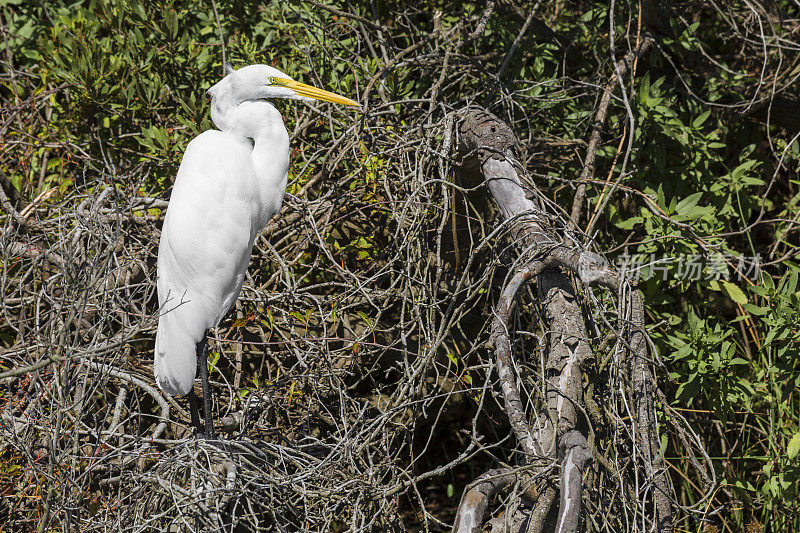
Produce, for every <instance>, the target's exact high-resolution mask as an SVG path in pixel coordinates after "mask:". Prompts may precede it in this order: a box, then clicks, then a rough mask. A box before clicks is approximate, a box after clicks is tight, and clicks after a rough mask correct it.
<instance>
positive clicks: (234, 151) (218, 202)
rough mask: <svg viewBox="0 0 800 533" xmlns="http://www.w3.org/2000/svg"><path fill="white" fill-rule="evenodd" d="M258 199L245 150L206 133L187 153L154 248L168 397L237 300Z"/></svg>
mask: <svg viewBox="0 0 800 533" xmlns="http://www.w3.org/2000/svg"><path fill="white" fill-rule="evenodd" d="M257 214H258V195H257V190H256V184H255V177H254V175H253V169H252V164H251V163H250V155H249V151H248V150H247V149H246V147H245V146H244V145H243V144H242V143H241V142H240V141H238V140H237V139H236V138H235V137H232V136H230V135H228V134H226V133H222V132H219V131H208V132H205V133H203V134H202V135H200V136H199V137H197V138H196V139H194V140H193V141H192V142H191V143H190V144H189V146H188V147H187V148H186V153H185V154H184V156H183V160H182V161H181V166H180V169H179V170H178V176H177V178H176V180H175V187H174V188H173V191H172V197H171V198H170V202H169V206H168V207H167V214H166V217H165V219H164V226H163V228H162V231H161V241H160V243H159V248H158V300H159V306H160V316H159V325H158V332H157V334H156V359H155V374H156V379H157V381H158V383H159V385H161V387H162V388H163V389H164V390H166V391H167V392H168V393H170V394H186V393H187V392H188V391H189V389H190V388H191V384H192V381H193V380H194V376H195V366H196V359H195V357H196V356H195V344H196V343H197V342H199V341H200V340H201V339H202V337H203V334H204V332H205V331H206V329H208V328H209V327H213V326H215V325H216V324H217V323H218V322H219V320H220V319H221V318H222V316H223V315H224V314H225V313H226V312H227V311H228V308H229V307H230V305H231V304H232V303H233V302H234V301H235V300H236V298H237V296H238V294H239V291H240V289H241V286H242V282H243V280H244V274H245V269H246V268H247V264H248V262H249V259H250V251H251V249H252V244H253V236H254V235H255V231H254V230H253V226H254V224H255V223H256V221H255V219H256V218H257Z"/></svg>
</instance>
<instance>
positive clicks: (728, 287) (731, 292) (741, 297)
mask: <svg viewBox="0 0 800 533" xmlns="http://www.w3.org/2000/svg"><path fill="white" fill-rule="evenodd" d="M722 286H723V287H724V288H725V292H727V293H728V296H729V297H730V299H731V300H733V301H734V302H736V303H737V304H740V305H744V304H746V303H747V296H745V294H744V293H743V292H742V289H740V288H739V287H738V286H736V285H734V284H733V283H731V282H730V281H723V282H722Z"/></svg>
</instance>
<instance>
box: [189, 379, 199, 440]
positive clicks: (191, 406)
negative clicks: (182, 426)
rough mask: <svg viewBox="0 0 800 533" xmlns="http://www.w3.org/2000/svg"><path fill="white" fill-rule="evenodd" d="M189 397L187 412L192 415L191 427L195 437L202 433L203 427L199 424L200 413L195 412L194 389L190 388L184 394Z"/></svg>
mask: <svg viewBox="0 0 800 533" xmlns="http://www.w3.org/2000/svg"><path fill="white" fill-rule="evenodd" d="M186 396H187V397H188V398H189V412H190V413H191V415H192V427H193V428H194V435H195V437H198V436H200V435H201V434H202V433H203V427H202V426H201V425H200V413H198V412H197V396H196V395H195V393H194V390H190V391H189V394H187V395H186Z"/></svg>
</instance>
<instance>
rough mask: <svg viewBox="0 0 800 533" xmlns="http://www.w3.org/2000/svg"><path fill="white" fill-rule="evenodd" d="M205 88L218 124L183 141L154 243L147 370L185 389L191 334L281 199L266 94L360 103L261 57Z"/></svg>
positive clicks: (191, 363)
mask: <svg viewBox="0 0 800 533" xmlns="http://www.w3.org/2000/svg"><path fill="white" fill-rule="evenodd" d="M208 94H209V95H210V96H211V98H212V101H211V117H212V120H213V121H214V124H215V125H216V126H217V127H218V128H219V129H220V131H217V130H210V131H206V132H205V133H202V134H201V135H199V136H198V137H196V138H195V139H194V140H192V141H191V142H190V143H189V145H188V146H187V148H186V152H185V153H184V155H183V159H182V161H181V165H180V169H179V170H178V175H177V178H176V180H175V186H174V188H173V191H172V196H171V198H170V202H169V206H168V208H167V214H166V217H165V219H164V226H163V228H162V231H161V241H160V242H159V247H158V274H157V275H158V281H157V284H158V303H159V307H160V313H159V321H158V330H157V333H156V345H155V362H154V367H153V370H154V374H155V379H156V382H157V383H158V385H159V386H160V387H161V388H162V389H163V390H164V391H166V392H167V393H168V394H170V395H173V396H175V395H179V394H180V395H185V394H188V393H189V392H190V391H191V390H192V384H193V382H194V378H195V371H196V367H197V346H198V343H200V342H202V341H203V340H204V339H205V333H206V330H207V329H209V328H211V327H214V326H216V325H217V324H218V323H219V321H220V320H221V319H222V318H223V317H224V316H225V314H226V313H227V312H228V310H229V309H230V308H231V306H232V305H233V303H234V302H235V301H236V298H237V297H238V296H239V292H240V291H241V289H242V283H243V282H244V277H245V270H246V269H247V265H248V263H249V261H250V253H251V251H252V248H253V243H254V241H255V238H256V236H257V234H258V232H259V231H261V229H263V228H264V226H265V225H266V224H267V222H268V221H269V219H270V218H271V217H272V216H273V215H275V214H276V213H277V212H278V211H279V210H280V208H281V204H282V203H283V197H284V194H285V192H286V181H287V172H288V168H289V136H288V133H287V132H286V127H285V126H284V124H283V120H282V119H281V116H280V113H278V111H277V109H275V107H274V106H273V105H272V104H270V103H268V102H265V101H263V99H264V98H292V99H301V100H308V99H319V100H326V101H333V102H337V103H344V104H348V105H357V104H356V102H354V101H352V100H349V99H347V98H344V97H342V96H338V95H335V94H333V93H328V92H327V91H322V90H320V89H316V88H313V87H310V86H308V85H305V84H301V83H299V82H296V81H294V80H291V79H290V78H289V77H288V76H287V75H286V74H284V73H282V72H280V71H279V70H277V69H275V68H272V67H269V66H266V65H252V66H249V67H244V68H242V69H239V70H237V71H232V70H230V71H229V74H228V75H227V76H226V77H225V78H223V80H222V81H220V82H219V83H218V84H216V85H215V86H214V87H212V88H211V89H209V91H208ZM201 364H206V363H205V361H202V362H201ZM205 385H206V384H205V383H204V396H205V395H206V394H205V393H206V391H205V389H206V387H205ZM208 401H209V402H210V399H209V400H208ZM206 405H210V403H208V404H206ZM209 416H210V413H206V418H207V423H208V420H209Z"/></svg>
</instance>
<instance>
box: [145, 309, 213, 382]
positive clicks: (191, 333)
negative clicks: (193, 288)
mask: <svg viewBox="0 0 800 533" xmlns="http://www.w3.org/2000/svg"><path fill="white" fill-rule="evenodd" d="M195 305H197V304H195ZM195 305H193V302H185V303H182V304H181V305H179V306H177V307H175V308H173V309H170V310H169V311H167V312H162V314H161V316H160V317H159V319H158V330H157V331H156V357H155V362H154V363H153V373H154V374H155V378H156V383H158V386H159V387H161V389H163V390H164V391H165V392H166V393H167V394H169V395H170V396H178V395H181V396H182V395H185V394H188V393H189V391H190V390H191V389H192V383H193V382H194V377H195V372H196V370H197V354H196V351H195V350H196V345H197V343H198V342H200V341H201V340H202V338H203V335H204V334H205V327H204V326H203V324H202V323H201V322H200V321H199V320H197V318H198V317H197V312H196V311H197V310H196V309H193V308H194V307H195Z"/></svg>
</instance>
